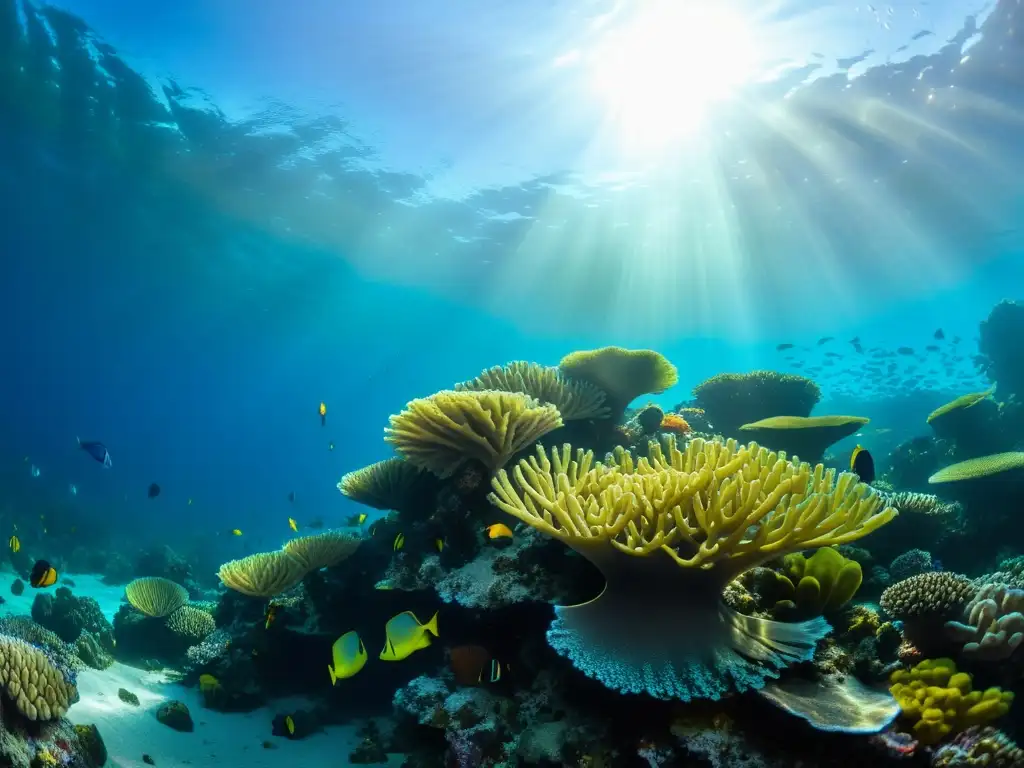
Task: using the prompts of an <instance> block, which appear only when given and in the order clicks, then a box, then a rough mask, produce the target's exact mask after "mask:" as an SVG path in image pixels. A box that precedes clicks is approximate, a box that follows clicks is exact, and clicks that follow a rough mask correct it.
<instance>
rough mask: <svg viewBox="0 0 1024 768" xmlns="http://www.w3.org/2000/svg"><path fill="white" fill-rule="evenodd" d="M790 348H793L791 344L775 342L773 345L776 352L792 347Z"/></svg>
mask: <svg viewBox="0 0 1024 768" xmlns="http://www.w3.org/2000/svg"><path fill="white" fill-rule="evenodd" d="M792 348H793V345H792V344H776V345H775V351H776V352H785V351H786V350H787V349H792Z"/></svg>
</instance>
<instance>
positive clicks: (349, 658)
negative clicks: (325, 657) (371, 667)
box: [327, 630, 367, 685]
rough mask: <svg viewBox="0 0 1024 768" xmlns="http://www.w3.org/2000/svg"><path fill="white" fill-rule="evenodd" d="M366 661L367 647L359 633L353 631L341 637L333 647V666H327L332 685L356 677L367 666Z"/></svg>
mask: <svg viewBox="0 0 1024 768" xmlns="http://www.w3.org/2000/svg"><path fill="white" fill-rule="evenodd" d="M366 659H367V653H366V646H365V645H363V641H362V640H361V639H360V637H359V633H358V632H356V631H355V630H352V631H351V632H346V633H345V634H344V635H342V636H341V637H339V638H338V639H337V640H335V641H334V645H332V646H331V664H329V665H328V666H327V672H328V674H330V676H331V685H337V684H338V681H339V680H344V679H346V678H349V677H352V676H353V675H355V674H356V673H357V672H358V671H359V670H361V669H362V668H363V666H364V665H365V664H366Z"/></svg>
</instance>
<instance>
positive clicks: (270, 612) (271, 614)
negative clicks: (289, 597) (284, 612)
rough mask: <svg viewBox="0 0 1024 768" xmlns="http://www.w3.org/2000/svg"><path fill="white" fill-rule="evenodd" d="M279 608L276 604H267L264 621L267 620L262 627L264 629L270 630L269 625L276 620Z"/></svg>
mask: <svg viewBox="0 0 1024 768" xmlns="http://www.w3.org/2000/svg"><path fill="white" fill-rule="evenodd" d="M279 607H280V606H278V604H277V603H269V604H268V605H267V611H266V619H267V620H266V623H265V624H264V625H263V628H264V629H270V625H271V624H273V623H274V619H276V618H277V609H278V608H279Z"/></svg>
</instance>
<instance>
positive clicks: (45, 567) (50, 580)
mask: <svg viewBox="0 0 1024 768" xmlns="http://www.w3.org/2000/svg"><path fill="white" fill-rule="evenodd" d="M28 583H29V584H31V585H32V586H33V587H35V588H36V589H40V588H42V587H52V586H53V585H54V584H56V583H57V570H56V569H55V568H54V567H53V566H51V565H50V564H49V563H48V562H46V561H45V560H36V564H35V565H33V566H32V572H31V573H29V576H28Z"/></svg>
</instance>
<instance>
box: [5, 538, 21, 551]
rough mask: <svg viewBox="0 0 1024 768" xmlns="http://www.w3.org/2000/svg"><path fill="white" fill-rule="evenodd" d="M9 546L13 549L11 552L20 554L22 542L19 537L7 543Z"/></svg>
mask: <svg viewBox="0 0 1024 768" xmlns="http://www.w3.org/2000/svg"><path fill="white" fill-rule="evenodd" d="M7 546H9V547H10V548H11V552H20V551H21V540H20V539H19V538H18V537H17V536H11V538H10V539H8V541H7Z"/></svg>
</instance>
